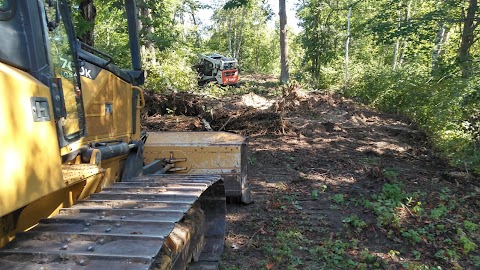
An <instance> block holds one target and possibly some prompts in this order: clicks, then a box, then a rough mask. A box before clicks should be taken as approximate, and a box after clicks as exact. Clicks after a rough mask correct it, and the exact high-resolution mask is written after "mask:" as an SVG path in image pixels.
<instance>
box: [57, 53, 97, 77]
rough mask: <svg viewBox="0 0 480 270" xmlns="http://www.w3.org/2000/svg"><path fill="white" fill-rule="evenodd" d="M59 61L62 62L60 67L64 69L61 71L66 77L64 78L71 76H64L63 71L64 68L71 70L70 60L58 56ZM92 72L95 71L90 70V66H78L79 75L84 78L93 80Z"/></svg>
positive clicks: (64, 73)
mask: <svg viewBox="0 0 480 270" xmlns="http://www.w3.org/2000/svg"><path fill="white" fill-rule="evenodd" d="M60 61H61V62H62V69H63V70H64V71H62V72H61V73H62V76H63V77H66V78H71V77H72V76H65V75H66V73H67V72H65V70H68V71H70V72H73V68H72V61H69V60H68V59H65V58H63V57H60ZM92 73H95V72H92V69H91V68H88V67H86V66H82V67H80V76H83V77H85V78H88V79H92V80H93V79H94V78H93V76H92ZM95 77H96V76H95Z"/></svg>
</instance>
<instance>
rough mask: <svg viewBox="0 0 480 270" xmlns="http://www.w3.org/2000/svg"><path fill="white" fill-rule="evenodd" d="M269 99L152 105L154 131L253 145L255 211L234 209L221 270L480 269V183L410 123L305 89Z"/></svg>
mask: <svg viewBox="0 0 480 270" xmlns="http://www.w3.org/2000/svg"><path fill="white" fill-rule="evenodd" d="M257 82H258V81H257ZM266 82H267V81H266V80H265V81H264V83H266ZM259 84H260V83H259ZM268 86H271V85H268ZM257 89H258V88H257ZM243 90H245V89H243ZM232 91H234V90H232ZM261 92H262V93H263V95H262V96H261V95H257V94H254V93H248V94H244V95H233V94H232V95H230V96H227V97H222V98H213V97H209V96H199V95H194V94H185V93H166V94H163V95H158V94H153V93H150V94H149V95H147V108H148V109H147V110H146V111H145V113H144V115H143V118H144V123H145V126H144V128H145V129H147V130H183V131H185V130H197V131H198V130H205V128H206V127H205V122H207V123H208V124H209V125H210V127H211V128H212V129H213V130H224V131H230V132H235V133H239V134H242V135H245V136H248V137H249V152H250V154H249V158H248V163H249V171H248V175H249V180H250V182H251V185H252V190H253V197H254V200H255V202H254V203H253V204H250V205H237V204H230V205H228V216H227V219H228V226H227V233H226V246H225V252H224V257H223V261H222V263H221V268H222V269H440V268H433V267H441V269H480V266H479V265H480V257H479V256H480V252H479V249H478V245H479V244H480V243H479V240H480V237H479V230H478V228H477V227H475V225H478V224H479V223H480V220H479V214H478V210H477V209H478V207H479V206H480V204H479V202H478V198H479V197H478V194H479V193H478V192H479V188H478V186H477V185H478V181H477V180H478V179H477V178H476V177H475V176H472V175H470V174H468V173H465V172H463V171H461V170H459V169H455V168H451V167H449V166H448V164H447V162H446V161H445V160H443V159H442V158H440V157H439V155H438V154H437V153H436V152H435V151H434V150H432V147H431V145H430V143H429V141H428V138H427V136H426V135H425V134H424V133H423V132H422V131H420V130H418V129H417V128H416V127H415V126H414V125H413V124H412V123H410V122H409V121H408V119H404V118H402V117H400V116H396V115H389V114H383V113H379V112H375V111H372V110H370V109H368V108H366V107H364V106H362V105H359V104H357V103H355V102H353V101H352V100H348V99H345V98H343V97H341V96H337V95H327V94H323V93H319V92H309V93H305V92H304V91H302V89H300V87H299V86H298V85H292V86H289V87H283V88H280V87H276V88H268V87H267V88H266V89H263V91H261ZM274 93H277V94H274ZM392 202H396V204H394V205H391V203H392ZM390 213H391V215H390ZM466 221H467V222H466ZM468 222H470V223H471V224H474V225H471V224H470V223H468ZM464 236H465V237H466V239H468V240H470V242H471V243H472V244H469V242H468V241H467V240H465V237H464Z"/></svg>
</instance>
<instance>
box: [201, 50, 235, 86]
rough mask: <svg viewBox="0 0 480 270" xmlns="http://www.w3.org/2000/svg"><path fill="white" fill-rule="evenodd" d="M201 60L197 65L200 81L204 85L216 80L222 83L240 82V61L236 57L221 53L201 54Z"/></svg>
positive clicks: (232, 83) (233, 83)
mask: <svg viewBox="0 0 480 270" xmlns="http://www.w3.org/2000/svg"><path fill="white" fill-rule="evenodd" d="M199 58H200V62H199V63H198V64H197V65H195V68H196V69H197V72H198V83H199V85H204V84H206V83H209V82H216V83H218V84H220V85H237V84H238V68H237V66H238V62H237V59H235V58H228V57H224V56H222V55H220V54H216V53H214V54H210V55H204V54H201V55H200V56H199Z"/></svg>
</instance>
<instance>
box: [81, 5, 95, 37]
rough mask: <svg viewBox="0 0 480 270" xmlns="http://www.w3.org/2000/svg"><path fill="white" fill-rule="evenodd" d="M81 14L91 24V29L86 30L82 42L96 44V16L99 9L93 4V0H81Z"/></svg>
mask: <svg viewBox="0 0 480 270" xmlns="http://www.w3.org/2000/svg"><path fill="white" fill-rule="evenodd" d="M79 9H80V16H82V18H83V19H84V20H85V21H86V22H87V23H88V24H89V27H88V28H89V29H88V30H87V31H85V32H84V33H83V34H82V36H81V37H80V39H81V40H82V42H85V43H86V44H88V45H90V46H93V45H94V33H95V32H94V30H95V17H96V16H97V9H96V8H95V5H94V4H93V0H81V1H80V5H79Z"/></svg>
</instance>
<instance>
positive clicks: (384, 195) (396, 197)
mask: <svg viewBox="0 0 480 270" xmlns="http://www.w3.org/2000/svg"><path fill="white" fill-rule="evenodd" d="M407 198H408V197H407V194H405V192H404V191H403V185H402V184H400V183H394V184H388V183H387V184H385V185H384V186H383V187H382V192H381V193H380V194H379V195H372V197H371V199H372V200H371V201H365V202H364V204H365V206H366V207H367V208H369V209H372V210H373V211H374V213H375V214H376V215H377V223H378V224H379V225H380V226H392V227H395V228H398V227H399V226H400V223H401V218H400V217H401V212H399V207H401V206H402V204H403V201H406V200H407Z"/></svg>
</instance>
